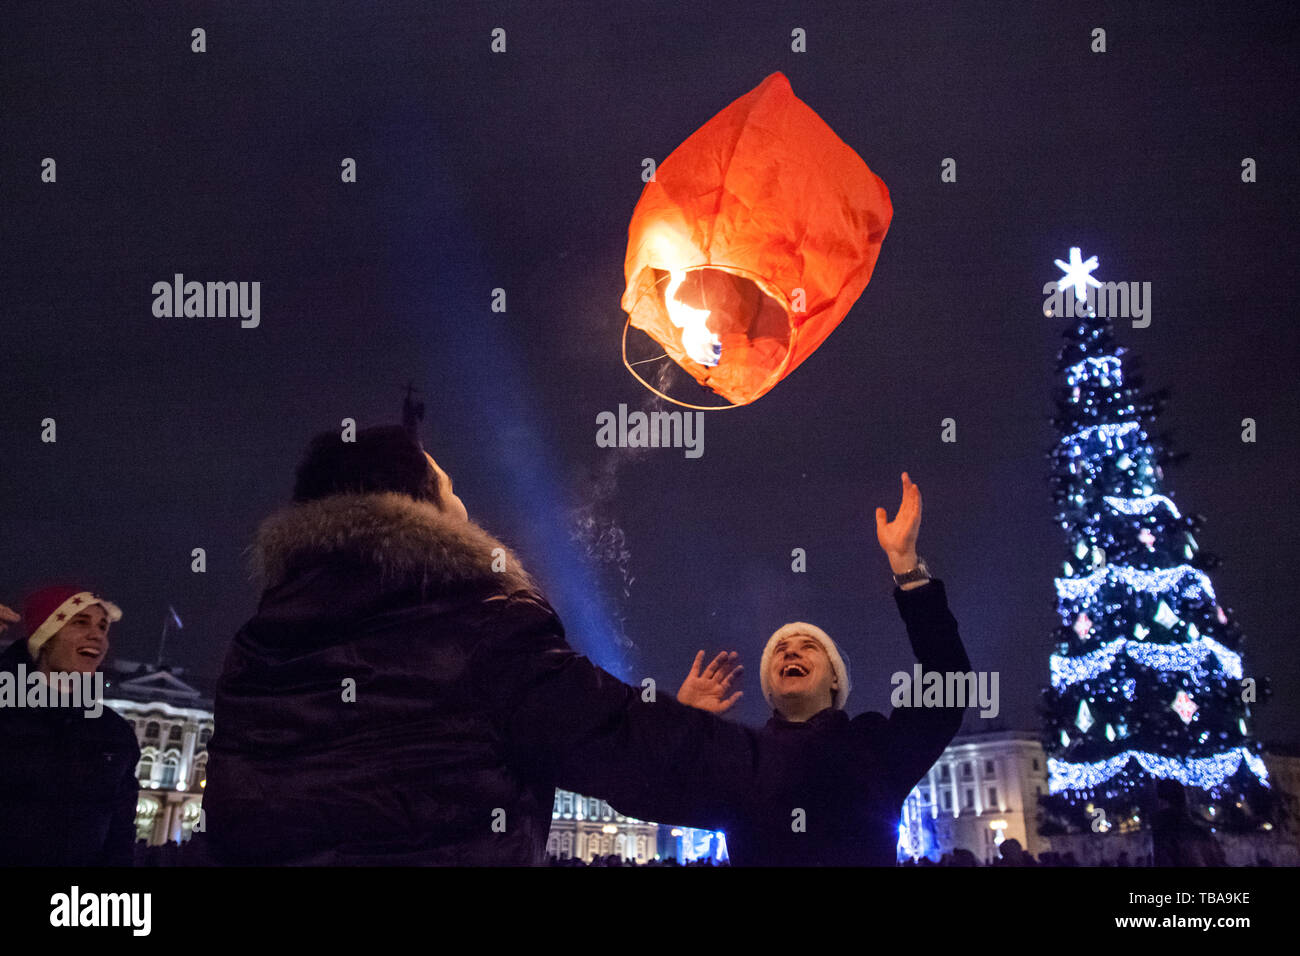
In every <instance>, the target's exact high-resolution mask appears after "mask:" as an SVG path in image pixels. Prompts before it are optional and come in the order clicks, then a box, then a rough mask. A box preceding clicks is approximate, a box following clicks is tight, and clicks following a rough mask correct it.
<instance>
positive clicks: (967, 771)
mask: <svg viewBox="0 0 1300 956" xmlns="http://www.w3.org/2000/svg"><path fill="white" fill-rule="evenodd" d="M961 775H962V777H963V778H967V779H968V778H969V777H970V775H971V768H970V761H969V760H967V761H966V762H965V763H964V764H962V765H961Z"/></svg>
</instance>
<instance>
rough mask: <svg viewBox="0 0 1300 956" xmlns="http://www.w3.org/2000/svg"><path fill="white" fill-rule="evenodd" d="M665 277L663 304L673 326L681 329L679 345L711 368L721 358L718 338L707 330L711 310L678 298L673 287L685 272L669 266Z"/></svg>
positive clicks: (681, 280)
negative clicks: (666, 284)
mask: <svg viewBox="0 0 1300 956" xmlns="http://www.w3.org/2000/svg"><path fill="white" fill-rule="evenodd" d="M669 276H670V281H669V283H668V290H667V291H666V292H665V293H664V305H665V306H666V307H667V309H668V318H669V319H670V320H671V321H672V323H673V325H675V326H677V328H679V329H681V330H682V348H684V349H685V350H686V354H687V355H689V356H690V357H691V358H692V359H693V360H694V361H696V362H699V363H700V364H701V365H704V366H707V367H709V368H713V367H714V366H715V365H717V364H718V363H719V362H720V361H722V341H721V340H720V339H719V338H718V336H717V335H716V334H714V333H713V332H711V331H710V330H709V316H710V315H711V314H712V313H711V312H710V310H709V309H697V308H695V306H693V305H687V304H686V303H685V302H679V301H678V299H677V289H678V287H679V286H680V285H681V284H682V282H683V281H685V279H686V273H685V272H683V271H682V270H680V269H672V270H670V272H669Z"/></svg>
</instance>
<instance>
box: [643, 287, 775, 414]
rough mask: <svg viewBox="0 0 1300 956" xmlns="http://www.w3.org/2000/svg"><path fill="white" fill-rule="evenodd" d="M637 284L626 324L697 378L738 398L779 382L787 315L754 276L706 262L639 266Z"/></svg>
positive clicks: (753, 395)
mask: <svg viewBox="0 0 1300 956" xmlns="http://www.w3.org/2000/svg"><path fill="white" fill-rule="evenodd" d="M641 283H642V292H641V295H640V297H639V298H638V299H637V302H636V304H635V305H634V306H633V308H632V311H631V314H630V315H629V321H630V323H631V325H632V326H634V327H636V328H639V329H641V330H643V331H644V332H646V333H647V334H648V335H649V336H650V337H651V338H653V339H654V340H655V341H656V342H658V343H659V344H660V345H661V346H663V348H664V352H665V355H664V358H665V359H671V360H672V361H673V362H675V363H677V364H678V365H679V366H681V368H682V369H684V370H685V371H686V372H688V373H689V374H690V375H691V376H692V377H693V378H694V379H695V380H696V381H697V382H699V384H700V385H703V386H705V387H707V388H710V389H712V390H713V391H714V392H715V393H717V394H720V395H723V396H725V397H727V398H729V399H731V400H732V401H733V402H734V403H735V404H738V405H740V404H748V402H750V401H753V400H754V399H755V398H758V397H759V396H760V395H762V394H763V393H765V392H766V391H768V389H770V388H771V387H772V386H774V385H775V384H776V383H777V382H778V381H780V378H781V374H782V372H784V370H785V368H786V365H787V364H788V362H789V358H790V340H791V336H792V334H793V330H792V325H791V321H790V316H789V313H788V312H787V311H786V308H785V306H783V305H782V304H781V303H780V302H779V301H777V300H776V299H775V298H773V297H772V296H771V295H769V294H767V293H766V292H765V291H764V290H763V289H762V288H761V287H760V285H759V284H758V283H757V282H755V281H754V280H753V279H751V278H749V277H748V276H744V275H740V274H737V273H735V272H732V271H730V270H727V269H721V268H714V267H710V266H703V267H699V268H694V269H668V270H665V269H656V268H653V267H646V269H644V270H643V271H642V276H641ZM638 364H640V363H638ZM638 378H640V376H638ZM642 381H643V382H644V379H643V380H642ZM646 384H647V386H648V387H650V386H649V384H648V383H646ZM655 391H658V389H655ZM661 394H662V393H661ZM664 397H665V398H668V399H669V400H670V401H678V400H677V399H674V398H672V397H671V396H664ZM679 404H686V403H679ZM692 407H696V406H692ZM703 407H727V406H703Z"/></svg>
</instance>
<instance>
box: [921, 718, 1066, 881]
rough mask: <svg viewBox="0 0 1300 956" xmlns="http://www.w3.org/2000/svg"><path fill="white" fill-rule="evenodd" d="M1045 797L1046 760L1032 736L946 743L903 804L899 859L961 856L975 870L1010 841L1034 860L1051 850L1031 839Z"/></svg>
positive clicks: (1003, 734)
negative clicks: (966, 855)
mask: <svg viewBox="0 0 1300 956" xmlns="http://www.w3.org/2000/svg"><path fill="white" fill-rule="evenodd" d="M1045 793H1047V755H1046V753H1045V752H1044V751H1043V746H1042V743H1041V742H1040V741H1039V739H1038V737H1037V735H1035V734H1031V733H1028V732H1025V731H1015V730H1004V731H995V732H992V733H983V734H968V735H964V736H960V737H955V738H953V741H952V743H951V744H949V745H948V747H947V749H945V750H944V752H943V755H942V756H940V758H939V759H938V760H937V761H936V762H935V764H934V766H932V767H931V768H930V772H929V773H928V774H927V775H926V776H925V778H924V779H923V780H922V781H921V782H920V783H919V784H917V786H916V787H914V788H913V790H912V792H911V793H910V794H908V796H907V800H906V801H905V802H904V804H903V814H902V819H901V820H900V823H899V840H898V847H899V858H900V859H904V858H906V857H911V858H913V859H919V858H920V857H921V856H926V857H928V858H930V859H931V860H934V861H938V859H939V858H940V857H941V856H942V855H943V854H944V853H951V852H952V851H953V850H954V849H958V848H961V849H966V850H970V851H971V852H972V853H974V854H975V858H976V860H978V861H979V862H980V863H992V862H993V861H994V860H996V859H997V858H998V853H999V850H998V848H999V846H1000V845H1001V843H1002V841H1003V840H1006V839H1009V838H1015V839H1016V840H1017V841H1018V842H1019V843H1020V846H1021V848H1022V849H1023V850H1025V851H1026V852H1029V853H1032V854H1034V855H1035V856H1036V855H1037V854H1039V853H1042V852H1044V851H1046V850H1050V849H1051V844H1050V843H1049V841H1048V840H1047V839H1046V838H1045V837H1041V836H1040V835H1039V833H1038V797H1039V795H1040V794H1045Z"/></svg>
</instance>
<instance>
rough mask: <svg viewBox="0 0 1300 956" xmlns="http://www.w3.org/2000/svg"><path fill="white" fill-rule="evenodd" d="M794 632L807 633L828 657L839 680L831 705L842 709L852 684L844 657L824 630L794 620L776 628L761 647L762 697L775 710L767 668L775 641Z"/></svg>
mask: <svg viewBox="0 0 1300 956" xmlns="http://www.w3.org/2000/svg"><path fill="white" fill-rule="evenodd" d="M796 634H807V635H808V636H809V637H811V638H813V639H814V640H815V641H817V643H818V644H820V645H821V646H822V650H824V651H825V652H826V656H827V657H828V658H829V659H830V662H831V670H832V671H833V672H834V673H835V677H836V679H837V680H838V682H839V685H840V689H839V690H833V691H831V705H832V706H834V707H835V709H836V710H843V709H844V704H845V703H846V702H847V701H848V699H849V691H850V690H851V689H852V684H850V682H849V668H848V665H847V664H845V662H844V658H843V657H842V656H840V649H839V648H838V647H836V646H835V642H834V641H832V640H831V639H830V635H828V634H827V633H826V632H825V631H823V630H822V629H821V628H820V627H817V626H816V625H813V624H805V623H804V622H802V621H795V622H794V623H793V624H787V625H785V626H784V627H782V628H780V629H779V630H777V632H776V633H775V634H773V635H772V636H771V637H769V638H768V639H767V646H766V647H765V648H763V660H762V661H761V662H760V663H759V665H758V679H759V681H760V682H761V683H762V685H763V697H764V698H766V700H767V703H768V706H770V707H771V708H772V709H773V710H776V704H775V703H774V702H773V700H772V685H771V682H770V680H769V678H768V668H769V667H770V666H771V663H772V651H773V648H775V647H776V645H777V642H778V641H781V640H784V639H785V638H787V637H793V636H794V635H796Z"/></svg>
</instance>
